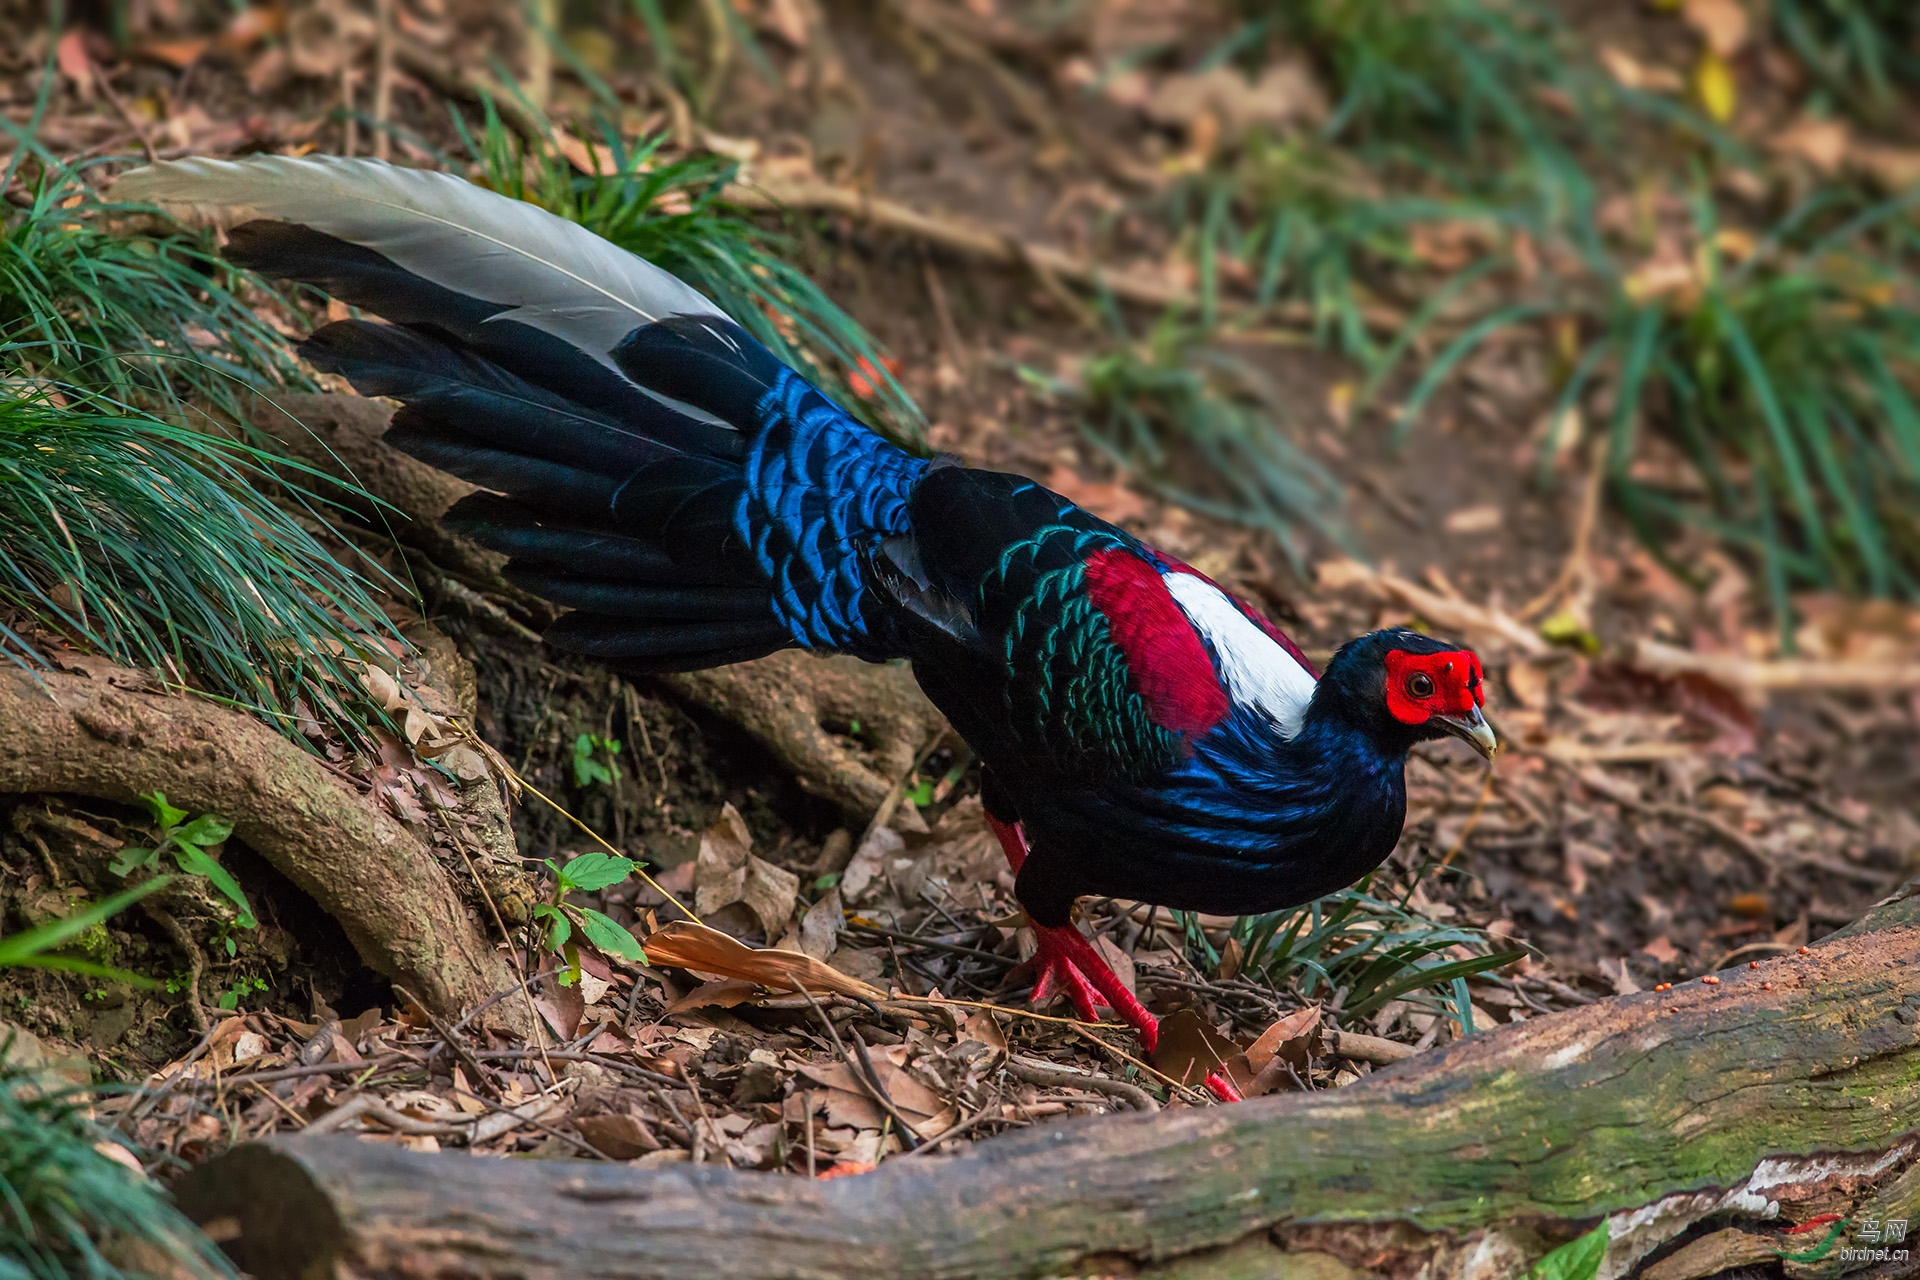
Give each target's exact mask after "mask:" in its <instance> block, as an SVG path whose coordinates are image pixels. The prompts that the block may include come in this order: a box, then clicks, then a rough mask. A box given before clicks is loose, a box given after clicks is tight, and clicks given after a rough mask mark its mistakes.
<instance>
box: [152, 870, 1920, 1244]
mask: <svg viewBox="0 0 1920 1280" xmlns="http://www.w3.org/2000/svg"><path fill="white" fill-rule="evenodd" d="M1767 984H1771V986H1770V987H1769V986H1768V985H1767ZM1917 1011H1920V900H1916V899H1913V898H1906V899H1901V900H1896V901H1890V902H1888V903H1886V904H1883V906H1882V907H1881V908H1879V909H1877V910H1876V912H1875V913H1874V915H1873V916H1871V917H1870V918H1869V919H1868V920H1867V921H1865V922H1863V926H1862V927H1859V928H1857V929H1856V930H1852V931H1849V932H1848V933H1846V934H1845V935H1843V936H1836V937H1834V938H1832V939H1829V940H1827V941H1825V942H1824V943H1822V944H1821V945H1819V946H1816V947H1814V948H1812V949H1810V951H1809V952H1808V954H1806V955H1792V956H1786V957H1782V958H1780V959H1777V960H1774V961H1771V962H1768V963H1765V964H1762V965H1761V966H1760V967H1759V968H1757V969H1741V970H1737V971H1730V972H1729V973H1727V974H1726V975H1724V980H1723V981H1722V982H1720V983H1719V984H1717V985H1708V984H1703V983H1699V982H1694V983H1688V984H1685V985H1683V986H1682V987H1680V988H1679V989H1677V990H1674V991H1671V992H1660V993H1655V992H1647V993H1643V994H1640V995H1634V996H1625V997H1619V998H1616V999H1613V1000H1608V1001H1605V1002H1602V1003H1600V1004H1598V1005H1595V1006H1592V1007H1589V1008H1585V1009H1580V1010H1575V1011H1571V1012H1567V1013H1560V1014H1555V1015H1551V1016H1546V1017H1540V1018H1535V1019H1533V1020H1531V1021H1529V1022H1526V1023H1522V1024H1517V1025H1510V1026H1507V1027H1503V1028H1501V1029H1499V1030H1497V1031H1494V1032H1492V1033H1488V1034H1482V1035H1477V1036H1473V1037H1471V1038H1469V1039H1466V1040H1463V1041H1460V1042H1457V1043H1455V1044H1453V1045H1451V1046H1449V1047H1447V1048H1445V1049H1442V1050H1439V1051H1435V1052H1430V1053H1426V1054H1422V1055H1420V1056H1418V1057H1416V1058H1414V1059H1411V1060H1409V1061H1407V1062H1405V1063H1403V1064H1401V1065H1400V1066H1398V1067H1394V1068H1391V1069H1389V1070H1386V1071H1382V1072H1379V1073H1377V1074H1375V1075H1373V1076H1371V1077H1369V1078H1368V1079H1367V1080H1365V1081H1363V1082H1361V1083H1359V1084H1356V1085H1353V1086H1351V1087H1349V1088H1346V1089H1342V1090H1339V1091H1337V1092H1320V1093H1312V1094H1289V1095H1285V1096H1280V1097H1273V1098H1264V1099H1259V1100H1256V1101H1253V1102H1249V1103H1246V1104H1242V1105H1237V1106H1231V1107H1218V1108H1208V1109H1204V1110H1171V1109H1170V1110H1166V1111H1162V1112H1160V1113H1158V1114H1156V1115H1116V1116H1109V1117H1102V1118H1099V1119H1097V1120H1091V1121H1085V1122H1078V1123H1072V1122H1070V1123H1065V1124H1059V1125H1052V1126H1046V1127H1041V1128H1036V1129H1031V1130H1027V1131H1024V1132H1022V1133H1020V1134H1018V1135H1015V1136H1009V1137H1005V1138H999V1139H995V1140H992V1141H989V1142H985V1143H982V1144H980V1145H979V1146H977V1147H975V1148H973V1149H972V1150H971V1151H969V1152H967V1153H966V1154H964V1155H960V1156H957V1157H953V1158H948V1159H930V1160H917V1159H896V1160H893V1161H890V1162H888V1163H887V1164H885V1165H884V1166H882V1167H881V1168H880V1169H879V1170H877V1171H875V1172H874V1173H871V1174H867V1175H864V1176H861V1177H855V1178H844V1179H838V1180H835V1181H832V1182H828V1183H809V1182H806V1181H804V1180H800V1179H796V1178H792V1177H786V1176H780V1175H773V1174H751V1173H734V1172H731V1171H727V1170H722V1169H715V1168H704V1167H703V1168H695V1169H688V1168H684V1167H678V1168H675V1167H669V1168H666V1169H638V1168H623V1167H618V1166H608V1165H592V1164H581V1163H577V1162H545V1161H543V1162H538V1163H534V1162H510V1161H490V1160H473V1159H470V1158H467V1157H432V1156H424V1155H418V1154H413V1153H409V1152H405V1151H400V1150H397V1149H395V1148H392V1147H387V1146H381V1145H374V1144H365V1143H358V1142H354V1141H352V1140H343V1139H331V1138H330V1139H324V1140H312V1141H306V1142H303V1141H301V1140H299V1139H297V1138H296V1139H290V1140H276V1141H272V1142H268V1143H264V1144H258V1145H253V1146H247V1147H242V1148H240V1149H238V1150H236V1151H235V1152H233V1153H232V1154H231V1155H229V1156H227V1157H224V1158H223V1159H222V1160H220V1161H216V1162H214V1163H213V1164H211V1165H209V1166H207V1167H205V1168H204V1169H202V1170H201V1171H200V1172H198V1173H197V1174H195V1175H194V1177H193V1178H192V1179H191V1180H190V1181H189V1182H188V1183H187V1184H186V1186H185V1187H184V1188H183V1189H182V1197H183V1203H184V1204H186V1206H187V1207H188V1209H189V1211H190V1212H192V1213H193V1214H195V1216H196V1217H199V1218H200V1219H201V1220H203V1221H205V1220H209V1219H212V1218H218V1217H227V1218H232V1219H234V1223H233V1225H234V1226H235V1228H236V1230H237V1231H238V1235H237V1238H236V1240H235V1249H236V1256H238V1257H239V1258H240V1259H241V1261H242V1262H243V1265H245V1266H247V1267H248V1268H249V1269H250V1270H252V1271H254V1272H255V1273H256V1274H258V1275H260V1276H262V1277H263V1278H270V1277H275V1276H292V1275H300V1274H307V1272H306V1271H305V1268H306V1267H307V1266H308V1265H309V1264H310V1263H311V1261H312V1259H313V1258H314V1257H316V1256H324V1257H329V1258H335V1259H338V1260H340V1261H341V1262H343V1263H344V1264H345V1265H346V1266H348V1267H350V1268H351V1269H352V1270H353V1271H355V1272H356V1273H359V1274H365V1275H373V1276H385V1275H391V1276H399V1275H406V1276H410V1277H417V1276H440V1275H446V1276H451V1275H460V1276H485V1277H492V1276H502V1277H504V1276H509V1275H511V1276H563V1275H564V1276H606V1277H639V1276H650V1277H653V1276H659V1277H677V1276H687V1277H702V1278H705V1277H710V1276H712V1275H715V1274H720V1275H727V1276H729V1277H732V1278H734V1280H747V1278H748V1277H774V1276H780V1277H816V1276H817V1277H866V1276H872V1277H889V1278H894V1277H918V1276H926V1277H936V1276H938V1277H982V1276H1033V1275H1046V1274H1058V1273H1071V1274H1084V1273H1088V1272H1096V1273H1098V1272H1106V1273H1113V1272H1116V1271H1118V1272H1122V1273H1125V1272H1128V1271H1132V1270H1134V1269H1135V1268H1138V1267H1149V1268H1152V1267H1156V1266H1159V1267H1164V1266H1169V1265H1171V1264H1172V1263H1174V1262H1176V1261H1177V1262H1178V1263H1179V1266H1178V1268H1177V1269H1176V1270H1174V1271H1172V1272H1169V1274H1178V1275H1181V1276H1201V1275H1220V1276H1228V1275H1235V1274H1240V1273H1241V1272H1242V1271H1243V1270H1244V1268H1245V1265H1246V1263H1247V1258H1248V1257H1249V1256H1250V1255H1257V1257H1261V1258H1265V1257H1268V1256H1269V1254H1271V1255H1272V1256H1274V1257H1292V1256H1293V1255H1296V1254H1300V1255H1304V1254H1306V1253H1314V1254H1317V1255H1322V1256H1324V1257H1326V1258H1330V1259H1332V1260H1333V1263H1337V1264H1338V1265H1339V1266H1340V1267H1342V1268H1344V1269H1345V1270H1344V1271H1343V1272H1342V1273H1341V1274H1348V1273H1352V1272H1354V1271H1355V1269H1356V1268H1360V1269H1365V1268H1367V1267H1370V1266H1373V1265H1378V1259H1380V1258H1384V1257H1387V1256H1389V1255H1390V1254H1391V1253H1392V1251H1393V1250H1394V1249H1398V1250H1400V1252H1401V1253H1402V1254H1404V1255H1406V1256H1407V1257H1418V1258H1419V1259H1420V1260H1421V1262H1422V1264H1423V1265H1425V1266H1426V1267H1427V1274H1428V1275H1429V1276H1434V1277H1438V1276H1442V1275H1457V1276H1467V1275H1474V1276H1479V1277H1482V1278H1483V1280H1484V1278H1490V1277H1495V1276H1501V1275H1518V1274H1520V1273H1521V1272H1522V1271H1524V1269H1525V1267H1526V1266H1527V1265H1528V1264H1529V1263H1530V1262H1531V1261H1533V1260H1534V1259H1535V1258H1537V1257H1538V1256H1539V1255H1540V1254H1541V1253H1543V1252H1544V1251H1545V1250H1546V1249H1547V1248H1548V1247H1549V1246H1550V1245H1552V1244H1554V1243H1556V1242H1558V1241H1562V1240H1566V1239H1570V1238H1572V1237H1573V1236H1575V1235H1577V1234H1579V1233H1581V1232H1582V1231H1585V1230H1588V1229H1590V1228H1592V1227H1593V1225H1594V1224H1595V1223H1596V1222H1597V1221H1599V1220H1600V1219H1601V1218H1603V1217H1609V1216H1610V1219H1609V1226H1610V1228H1611V1229H1612V1234H1613V1241H1614V1242H1613V1246H1612V1248H1611V1249H1610V1251H1609V1255H1608V1259H1607V1262H1606V1264H1605V1266H1604V1267H1603V1270H1602V1276H1603V1277H1607V1276H1618V1275H1624V1274H1627V1272H1628V1271H1629V1270H1630V1269H1631V1268H1632V1267H1635V1266H1638V1265H1641V1264H1642V1263H1644V1262H1645V1261H1646V1260H1647V1259H1649V1258H1652V1259H1655V1260H1658V1259H1660V1258H1664V1257H1667V1256H1671V1255H1673V1254H1675V1253H1676V1252H1677V1251H1678V1250H1680V1249H1684V1248H1685V1247H1686V1246H1687V1245H1688V1244H1689V1243H1690V1242H1691V1240H1692V1239H1693V1237H1694V1236H1695V1235H1696V1234H1701V1233H1703V1232H1704V1231H1705V1229H1706V1228H1707V1227H1711V1226H1718V1225H1720V1224H1723V1223H1725V1222H1728V1221H1737V1222H1740V1223H1742V1224H1745V1225H1747V1226H1750V1227H1752V1228H1753V1229H1755V1230H1756V1231H1760V1232H1762V1233H1764V1234H1766V1235H1767V1237H1768V1239H1769V1241H1770V1242H1771V1241H1778V1242H1779V1243H1780V1246H1781V1248H1782V1249H1783V1250H1787V1249H1791V1248H1795V1247H1799V1246H1798V1245H1796V1244H1795V1242H1801V1243H1802V1244H1804V1242H1805V1241H1806V1240H1807V1237H1805V1236H1788V1235H1785V1234H1783V1230H1784V1225H1785V1223H1786V1222H1789V1221H1802V1220H1805V1218H1807V1217H1808V1216H1811V1215H1813V1214H1815V1213H1817V1212H1851V1211H1853V1209H1854V1208H1855V1207H1856V1206H1860V1205H1868V1204H1877V1203H1879V1201H1880V1200H1883V1199H1884V1200H1886V1201H1887V1205H1889V1206H1891V1205H1892V1204H1894V1203H1895V1202H1896V1201H1903V1197H1904V1199H1911V1198H1912V1195H1911V1191H1912V1188H1911V1186H1910V1185H1909V1184H1911V1183H1913V1182H1914V1181H1915V1179H1914V1175H1913V1173H1912V1170H1913V1168H1914V1152H1915V1149H1916V1145H1920V1144H1916V1140H1915V1136H1914V1135H1915V1131H1916V1130H1920V1045H1917V1040H1920V1037H1917V1036H1916V1030H1915V1026H1916V1022H1920V1012H1917ZM1903 1187H1905V1188H1907V1190H1905V1191H1903V1190H1901V1188H1903ZM268 1204H272V1205H277V1206H279V1207H278V1208H275V1209H273V1210H272V1211H271V1212H270V1213H268V1212H266V1211H264V1210H262V1209H260V1208H259V1206H263V1205H268ZM290 1205H301V1206H304V1209H303V1210H302V1211H301V1212H299V1213H293V1212H292V1211H291V1210H290V1209H289V1208H288V1207H287V1206H290ZM1916 1216H1920V1213H1917V1214H1916ZM290 1218H293V1219H298V1221H299V1223H300V1224H301V1225H300V1226H299V1228H298V1230H297V1231H295V1232H294V1233H293V1234H288V1228H287V1227H286V1225H285V1224H286V1223H287V1221H288V1220H289V1219H290ZM315 1224H323V1225H324V1230H321V1227H320V1226H317V1225H315ZM1383 1232H1385V1233H1387V1236H1386V1237H1384V1238H1386V1239H1388V1241H1389V1245H1388V1246H1382V1244H1381V1240H1382V1239H1383V1236H1382V1233H1383ZM1396 1233H1397V1234H1396ZM1395 1242H1397V1243H1395ZM1383 1247H1384V1248H1385V1249H1386V1251H1385V1252H1382V1249H1383ZM1216 1251H1217V1252H1216ZM1369 1257H1371V1258H1373V1259H1374V1260H1375V1261H1373V1262H1369V1261H1368V1259H1369ZM1275 1265H1276V1267H1277V1266H1278V1264H1275ZM1288 1265H1289V1266H1292V1264H1291V1263H1289V1264H1288ZM1313 1265H1315V1266H1322V1267H1323V1269H1324V1266H1323V1264H1320V1263H1314V1264H1313ZM1327 1265H1331V1264H1327ZM1795 1265H1799V1264H1795ZM1822 1265H1837V1264H1825V1263H1822ZM1236 1268H1238V1270H1236ZM1295 1269H1296V1270H1297V1269H1298V1268H1297V1267H1296V1268H1295ZM1393 1269H1394V1270H1396V1271H1397V1270H1398V1269H1399V1268H1398V1267H1395V1268H1393ZM1275 1273H1281V1274H1284V1272H1279V1271H1277V1272H1275ZM1303 1274H1306V1273H1304V1272H1303ZM1796 1274H1801V1273H1796ZM1804 1274H1806V1275H1809V1276H1811V1275H1815V1274H1819V1275H1826V1274H1833V1273H1832V1272H1830V1271H1820V1270H1815V1271H1806V1272H1804ZM1669 1280H1688V1278H1687V1277H1683V1276H1675V1277H1669Z"/></svg>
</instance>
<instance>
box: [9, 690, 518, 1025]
mask: <svg viewBox="0 0 1920 1280" xmlns="http://www.w3.org/2000/svg"><path fill="white" fill-rule="evenodd" d="M140 683H141V680H140V677H139V676H138V675H137V674H136V673H133V672H127V673H125V678H124V679H115V678H113V677H112V676H111V675H110V674H109V675H106V676H103V677H101V678H89V677H86V676H77V675H69V674H65V673H59V672H47V673H43V674H40V675H39V676H38V677H37V678H36V677H34V676H29V675H28V674H26V673H25V672H22V671H6V672H0V792H14V793H28V792H53V793H64V794H70V795H85V796H94V797H97V798H99V799H103V800H113V801H117V802H119V803H122V804H130V803H133V802H134V801H135V800H136V798H137V797H138V796H139V795H140V794H141V793H143V792H149V791H156V790H157V791H164V792H166V793H167V795H168V796H169V797H170V798H171V799H172V800H173V801H174V802H175V803H176V804H180V805H183V806H185V807H187V808H189V809H192V810H197V811H201V812H206V813H217V814H219V815H220V816H221V817H223V818H226V819H228V820H229V821H231V822H232V823H233V824H234V835H235V836H236V837H237V838H238V839H239V840H241V841H242V842H244V843H245V844H246V845H247V846H248V847H249V848H251V849H253V850H254V851H255V852H256V853H258V854H259V855H260V856H261V857H263V858H265V859H266V860H267V861H268V862H269V863H271V864H273V866H274V867H275V868H276V869H278V870H279V871H280V873H281V874H282V875H284V876H286V877H287V878H288V879H289V880H291V881H293V883H294V884H296V885H298V886H299V887H300V888H301V889H303V890H305V891H306V892H307V893H308V894H310V895H312V897H313V899H314V900H315V901H316V902H317V903H318V904H319V905H320V907H321V909H322V910H324V911H326V912H327V913H328V914H329V915H331V916H333V917H334V919H336V920H338V921H339V922H340V924H341V926H342V927H343V928H344V929H345V931H346V934H347V937H348V939H349V940H351V941H352V943H353V946H354V949H355V950H356V951H358V952H359V954H360V957H361V959H362V960H364V961H365V962H366V963H367V964H368V965H370V966H371V967H372V968H374V969H375V970H377V971H379V972H381V973H383V974H385V975H387V976H388V977H390V978H394V979H396V980H399V981H403V982H405V983H406V984H407V986H408V987H410V988H411V989H412V990H414V991H415V992H417V993H419V995H420V997H421V998H422V999H423V1000H425V1001H427V1003H428V1005H429V1006H430V1007H431V1008H432V1009H433V1010H434V1011H435V1012H436V1013H439V1014H442V1015H447V1016H452V1017H458V1016H459V1015H460V1013H461V1012H462V1011H463V1010H465V1009H470V1008H472V1007H474V1006H475V1005H477V1004H479V1003H481V1002H482V1001H484V1000H486V999H487V998H488V997H489V996H491V995H493V994H494V993H495V992H497V991H502V990H508V989H510V988H511V987H512V985H513V978H512V975H511V974H510V972H509V971H508V969H507V965H506V962H505V961H504V960H502V959H501V958H500V956H499V954H498V953H497V952H496V951H495V950H494V948H493V947H492V946H491V945H489V943H488V942H487V940H486V938H485V937H484V936H482V934H481V932H480V930H479V929H478V928H477V927H476V926H475V925H474V923H473V922H472V920H470V919H469V917H468V912H467V909H466V906H465V904H464V902H463V901H462V897H461V894H460V892H459V890H458V889H457V888H456V886H455V884H454V883H453V881H452V880H451V879H450V877H449V876H448V875H447V873H446V871H445V870H444V869H443V868H442V867H441V866H440V864H439V862H438V861H436V860H435V859H434V857H433V855H432V853H431V851H430V850H429V849H428V848H427V847H426V846H425V845H424V844H422V843H421V842H420V841H419V840H417V839H415V838H414V836H413V835H412V833H410V832H409V831H408V830H407V828H406V827H405V826H403V825H402V824H401V823H400V822H399V821H397V820H396V819H394V818H392V817H391V816H389V815H388V814H387V813H386V812H385V811H384V810H383V809H381V808H378V807H377V806H376V803H375V802H374V801H373V800H371V799H370V798H368V797H367V796H363V795H361V794H359V793H357V792H355V791H354V790H352V789H351V788H349V787H347V786H346V785H344V784H343V783H341V782H340V781H339V780H338V779H336V778H335V777H334V776H333V775H332V774H330V773H328V772H327V771H326V770H325V769H324V768H322V767H321V765H320V764H319V762H318V761H317V760H315V758H314V757H312V756H309V755H307V754H306V753H305V752H303V751H302V750H300V748H299V747H297V746H295V745H294V744H293V743H291V742H288V741H287V740H286V739H284V738H282V737H280V736H279V735H278V734H276V733H274V732H273V730H271V729H270V728H268V727H267V726H266V725H263V724H261V723H260V722H259V721H257V720H255V719H253V718H252V717H250V716H247V715H245V714H243V713H241V712H237V711H231V710H228V709H227V708H225V707H220V706H216V705H214V704H212V703H208V702H202V701H199V700H197V699H193V698H182V697H169V696H162V695H158V694H153V693H146V692H141V691H138V686H139V684H140ZM162 927H164V925H163V926H162ZM169 932H171V931H169ZM515 1021H516V1023H517V1021H518V1019H517V1018H516V1019H515Z"/></svg>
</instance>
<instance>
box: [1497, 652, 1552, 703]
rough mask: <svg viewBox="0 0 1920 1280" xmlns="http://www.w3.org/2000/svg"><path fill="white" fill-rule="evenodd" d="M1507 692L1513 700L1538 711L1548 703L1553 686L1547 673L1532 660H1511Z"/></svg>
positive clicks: (1507, 673)
mask: <svg viewBox="0 0 1920 1280" xmlns="http://www.w3.org/2000/svg"><path fill="white" fill-rule="evenodd" d="M1506 676H1507V692H1508V693H1510V694H1512V695H1513V700H1514V701H1515V702H1517V703H1519V704H1520V705H1521V706H1522V707H1525V708H1527V709H1528V710H1530V711H1538V710H1540V709H1541V708H1543V707H1545V706H1546V705H1547V695H1548V692H1549V690H1550V688H1551V686H1550V684H1549V682H1548V680H1547V673H1546V672H1545V671H1542V670H1541V669H1540V668H1539V667H1538V666H1536V665H1534V664H1533V663H1531V662H1509V663H1508V664H1507V671H1506Z"/></svg>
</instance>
